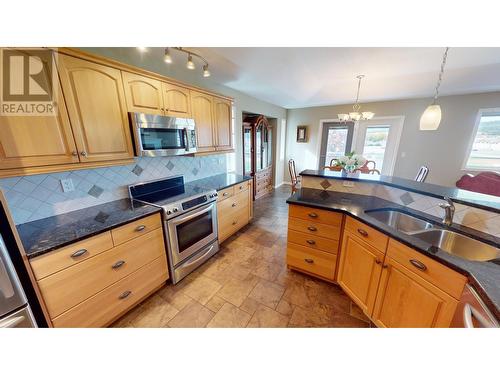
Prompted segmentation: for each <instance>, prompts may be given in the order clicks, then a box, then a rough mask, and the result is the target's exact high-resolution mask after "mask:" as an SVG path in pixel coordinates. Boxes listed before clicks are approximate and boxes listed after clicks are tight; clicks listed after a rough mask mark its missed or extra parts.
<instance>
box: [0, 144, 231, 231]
mask: <svg viewBox="0 0 500 375" xmlns="http://www.w3.org/2000/svg"><path fill="white" fill-rule="evenodd" d="M226 171H227V161H226V155H225V154H222V155H208V156H197V157H187V156H175V157H155V158H148V157H140V158H136V159H135V163H133V164H129V165H124V166H116V167H106V168H96V169H80V170H74V171H67V172H58V173H48V174H40V175H33V176H24V177H10V178H3V179H0V188H1V189H2V191H3V192H4V193H5V196H6V197H7V203H8V204H9V208H10V210H11V211H12V216H13V217H14V221H15V223H16V224H22V223H26V222H28V221H33V220H38V219H43V218H45V217H49V216H53V215H58V214H62V213H65V212H69V211H74V210H78V209H81V208H84V207H89V206H95V205H98V204H102V203H106V202H109V201H113V200H116V199H121V198H126V197H127V196H128V191H127V185H130V184H134V183H137V182H141V181H148V180H153V179H157V178H162V177H169V176H175V175H183V176H184V180H185V181H186V182H188V181H193V180H197V179H200V178H205V177H209V176H213V175H216V174H220V173H225V172H226ZM65 179H71V182H72V184H73V187H74V190H73V191H67V192H64V191H63V189H62V185H61V180H65Z"/></svg>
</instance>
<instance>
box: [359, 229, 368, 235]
mask: <svg viewBox="0 0 500 375" xmlns="http://www.w3.org/2000/svg"><path fill="white" fill-rule="evenodd" d="M358 233H359V234H361V235H362V236H363V237H368V232H367V231H366V230H364V229H361V228H359V229H358Z"/></svg>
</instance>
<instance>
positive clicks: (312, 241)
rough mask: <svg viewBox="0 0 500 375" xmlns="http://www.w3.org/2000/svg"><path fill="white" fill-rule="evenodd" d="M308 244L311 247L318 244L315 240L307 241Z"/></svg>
mask: <svg viewBox="0 0 500 375" xmlns="http://www.w3.org/2000/svg"><path fill="white" fill-rule="evenodd" d="M306 242H307V243H308V244H309V245H314V244H315V243H316V241H314V240H306Z"/></svg>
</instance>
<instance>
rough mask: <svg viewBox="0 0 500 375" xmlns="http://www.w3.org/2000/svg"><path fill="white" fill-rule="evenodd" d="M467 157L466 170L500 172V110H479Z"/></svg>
mask: <svg viewBox="0 0 500 375" xmlns="http://www.w3.org/2000/svg"><path fill="white" fill-rule="evenodd" d="M469 150H470V151H469V154H468V155H467V161H466V163H465V169H467V170H500V110H496V111H495V112H494V111H492V110H481V111H480V116H479V122H478V124H477V125H476V131H475V133H474V135H473V139H472V142H471V146H470V148H469Z"/></svg>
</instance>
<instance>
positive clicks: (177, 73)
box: [79, 47, 286, 173]
mask: <svg viewBox="0 0 500 375" xmlns="http://www.w3.org/2000/svg"><path fill="white" fill-rule="evenodd" d="M79 49H80V50H82V51H86V52H90V53H93V54H96V55H101V56H105V57H108V58H111V59H114V60H117V61H120V62H123V63H125V64H129V65H133V66H137V67H139V68H143V69H146V70H149V71H152V72H155V73H158V74H162V75H165V76H167V77H171V78H173V79H177V80H179V81H182V82H186V83H189V84H192V85H195V86H198V87H202V88H205V89H207V90H211V91H214V92H217V93H220V94H222V95H226V96H230V97H232V98H234V106H235V128H234V133H235V148H236V155H235V157H236V171H237V172H238V173H241V172H242V170H243V154H242V152H243V148H242V142H243V138H242V111H245V112H251V113H259V114H262V115H265V116H269V117H275V118H276V119H278V123H280V122H281V119H285V118H286V109H284V108H282V107H279V106H276V105H274V104H270V103H267V102H264V101H262V100H259V99H256V98H253V97H251V96H248V95H246V94H243V93H242V92H240V91H236V90H233V89H231V88H229V87H226V86H223V85H221V84H217V83H216V82H215V81H214V78H215V77H213V76H212V77H210V78H203V77H202V75H201V71H200V70H199V69H198V70H195V71H192V70H188V69H186V66H185V65H184V63H182V62H179V63H174V64H165V62H164V61H163V49H162V48H150V49H149V50H148V52H146V53H141V52H139V50H138V49H137V48H134V47H128V48H125V47H119V48H114V47H82V48H79Z"/></svg>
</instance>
